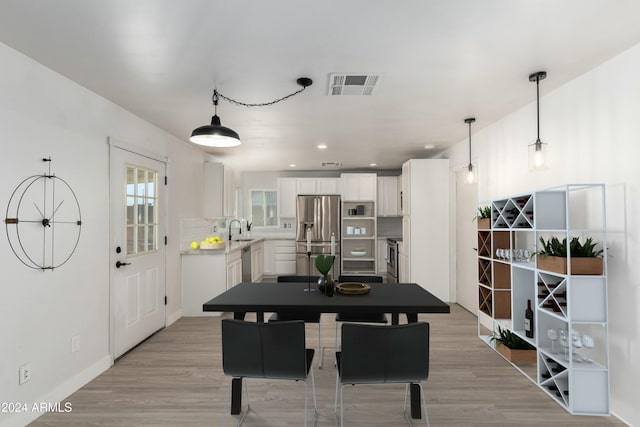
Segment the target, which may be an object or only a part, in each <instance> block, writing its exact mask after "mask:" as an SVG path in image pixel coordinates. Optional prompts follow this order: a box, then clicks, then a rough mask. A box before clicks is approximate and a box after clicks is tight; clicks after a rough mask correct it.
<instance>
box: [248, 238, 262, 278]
mask: <svg viewBox="0 0 640 427" xmlns="http://www.w3.org/2000/svg"><path fill="white" fill-rule="evenodd" d="M263 276H264V242H258V243H253V244H252V245H251V281H252V282H261V281H262V277H263Z"/></svg>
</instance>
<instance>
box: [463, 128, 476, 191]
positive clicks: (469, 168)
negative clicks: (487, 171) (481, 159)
mask: <svg viewBox="0 0 640 427" xmlns="http://www.w3.org/2000/svg"><path fill="white" fill-rule="evenodd" d="M475 121H476V119H475V117H469V118H466V119H464V122H465V123H467V124H469V166H467V183H468V184H473V183H474V182H475V181H476V176H475V174H474V173H473V164H472V163H471V123H473V122H475Z"/></svg>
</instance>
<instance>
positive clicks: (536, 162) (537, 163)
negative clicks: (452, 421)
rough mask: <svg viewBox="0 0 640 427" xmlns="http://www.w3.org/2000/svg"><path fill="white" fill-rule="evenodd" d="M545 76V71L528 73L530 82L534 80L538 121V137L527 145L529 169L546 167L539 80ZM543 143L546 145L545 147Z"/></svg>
mask: <svg viewBox="0 0 640 427" xmlns="http://www.w3.org/2000/svg"><path fill="white" fill-rule="evenodd" d="M546 77H547V72H546V71H538V72H537V73H533V74H530V75H529V81H530V82H536V105H537V123H538V137H537V139H536V142H534V143H533V144H530V145H529V169H530V170H532V171H536V170H541V169H546V168H547V159H546V157H547V154H548V151H549V147H548V146H547V144H546V143H544V142H542V141H541V140H540V80H544V79H545V78H546ZM543 145H545V146H547V147H546V148H545V147H543Z"/></svg>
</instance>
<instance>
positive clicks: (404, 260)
mask: <svg viewBox="0 0 640 427" xmlns="http://www.w3.org/2000/svg"><path fill="white" fill-rule="evenodd" d="M404 248H405V246H404V242H402V243H401V242H398V275H399V277H398V282H400V283H409V282H410V281H411V280H410V279H409V274H408V271H409V257H408V256H407V253H406V252H405V249H404Z"/></svg>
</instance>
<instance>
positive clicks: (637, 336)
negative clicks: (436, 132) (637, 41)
mask: <svg viewBox="0 0 640 427" xmlns="http://www.w3.org/2000/svg"><path fill="white" fill-rule="evenodd" d="M530 71H535V70H525V72H524V73H523V78H526V75H527V73H528V72H530ZM547 71H549V75H548V77H547V79H553V70H547ZM639 73H640V45H637V46H635V47H634V48H632V49H630V50H628V51H626V52H624V53H623V54H621V55H619V56H618V57H616V58H614V59H612V60H610V61H608V62H606V63H604V64H602V65H601V66H599V67H597V68H596V69H594V70H592V71H590V72H588V73H586V74H584V75H582V76H580V77H579V78H577V79H575V80H573V81H571V82H570V83H568V84H566V85H564V86H562V87H560V88H559V89H557V90H555V91H553V92H551V93H548V94H545V92H544V89H543V87H544V82H542V83H541V85H542V86H541V92H542V93H543V96H542V98H541V100H540V123H541V124H540V136H541V139H542V141H543V142H547V143H549V146H550V148H551V150H552V151H551V152H550V154H551V158H550V168H549V169H548V170H546V171H543V172H528V171H527V168H528V163H527V162H528V159H527V144H530V143H532V142H533V141H535V138H536V112H535V108H536V105H535V101H534V102H533V103H532V104H529V105H527V106H526V107H524V108H522V109H521V110H519V111H516V112H514V113H512V114H510V115H509V116H507V117H505V118H504V119H502V120H500V121H499V122H497V123H494V124H492V125H490V126H488V127H487V128H484V129H482V130H480V131H478V132H477V133H475V134H474V135H473V138H472V142H473V152H474V153H476V158H475V159H474V163H476V162H477V163H478V164H479V165H480V166H481V167H480V168H478V169H479V170H480V172H481V173H480V174H479V177H478V200H480V201H483V200H489V199H493V198H499V197H503V196H508V195H511V194H517V193H521V192H527V191H532V190H538V189H543V188H547V187H552V186H555V185H562V184H567V183H569V184H573V183H605V184H606V191H607V229H608V241H607V245H608V248H609V259H608V266H609V270H608V272H609V274H608V279H609V322H610V324H609V331H610V355H611V360H610V366H611V397H612V410H613V412H614V413H615V414H616V415H617V416H619V417H620V418H621V419H623V420H624V421H626V422H627V423H630V424H632V425H638V426H640V407H638V405H637V399H638V384H640V364H638V363H637V361H638V360H640V314H639V312H640V310H639V309H640V263H639V262H638V261H639V260H640V228H639V222H638V218H640V178H639V174H640V170H639V167H638V165H639V162H640V138H639V137H638V135H639V134H640V79H638V74H639ZM531 90H532V93H535V92H534V91H535V87H533V86H532V87H531ZM475 114H477V117H479V118H481V116H482V111H477V112H475ZM467 143H468V141H467V140H465V141H461V142H460V143H459V144H458V145H456V146H455V147H454V148H452V149H451V150H449V151H448V152H446V153H444V157H448V158H450V159H451V164H452V165H456V164H463V163H465V158H466V156H468V152H467V150H468V148H467ZM468 238H469V239H475V236H473V235H470V236H469V237H468ZM471 268H475V267H474V266H471ZM467 285H468V286H469V287H473V292H475V287H476V283H469V284H467Z"/></svg>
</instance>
